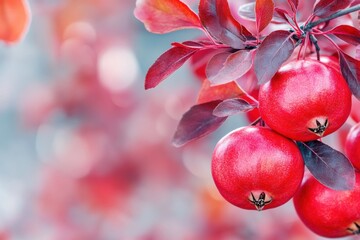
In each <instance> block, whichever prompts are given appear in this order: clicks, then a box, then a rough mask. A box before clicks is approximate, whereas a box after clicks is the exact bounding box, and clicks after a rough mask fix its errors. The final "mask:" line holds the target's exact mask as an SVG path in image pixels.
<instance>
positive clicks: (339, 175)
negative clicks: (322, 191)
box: [297, 141, 355, 190]
mask: <svg viewBox="0 0 360 240" xmlns="http://www.w3.org/2000/svg"><path fill="white" fill-rule="evenodd" d="M297 145H298V147H299V149H300V151H301V154H302V156H303V158H304V161H305V165H306V167H307V168H308V169H309V171H310V172H311V173H312V175H313V176H314V177H315V178H316V179H317V180H318V181H319V182H321V183H322V184H324V185H325V186H327V187H329V188H331V189H334V190H350V189H352V188H354V185H355V170H354V168H353V166H352V165H351V163H350V161H349V160H348V159H347V158H346V157H345V155H344V154H342V153H341V152H339V151H336V150H335V149H333V148H331V147H330V146H328V145H326V144H324V143H322V142H320V141H311V142H297Z"/></svg>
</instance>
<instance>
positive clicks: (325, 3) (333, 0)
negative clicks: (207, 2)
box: [314, 0, 352, 18]
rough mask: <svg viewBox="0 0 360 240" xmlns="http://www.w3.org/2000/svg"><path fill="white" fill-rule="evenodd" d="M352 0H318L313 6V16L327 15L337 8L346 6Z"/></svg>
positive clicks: (322, 16) (340, 8) (334, 11)
mask: <svg viewBox="0 0 360 240" xmlns="http://www.w3.org/2000/svg"><path fill="white" fill-rule="evenodd" d="M351 2H352V0H320V1H319V2H318V3H317V4H316V5H315V7H314V14H315V16H318V17H321V18H324V17H328V16H330V15H332V14H334V13H336V12H337V11H339V10H342V9H344V8H346V7H348V6H349V5H350V4H351Z"/></svg>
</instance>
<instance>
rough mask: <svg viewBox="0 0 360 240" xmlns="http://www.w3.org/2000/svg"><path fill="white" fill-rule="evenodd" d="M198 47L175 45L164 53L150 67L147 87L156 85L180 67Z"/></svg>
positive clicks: (146, 79)
mask: <svg viewBox="0 0 360 240" xmlns="http://www.w3.org/2000/svg"><path fill="white" fill-rule="evenodd" d="M198 50H199V49H198V48H191V47H185V46H181V45H178V46H175V47H172V48H170V49H169V50H167V51H166V52H165V53H163V54H162V55H161V56H160V57H159V58H158V59H157V60H156V61H155V63H154V64H153V65H152V66H151V67H150V68H149V70H148V72H147V74H146V78H145V89H149V88H153V87H156V86H157V85H158V84H159V83H160V82H162V81H163V80H164V79H165V78H167V77H168V76H169V75H171V74H172V73H173V72H175V71H176V70H177V69H179V68H180V67H181V66H182V65H183V64H184V63H185V62H186V61H187V60H188V59H189V58H190V57H191V56H192V55H193V54H194V53H195V52H197V51H198Z"/></svg>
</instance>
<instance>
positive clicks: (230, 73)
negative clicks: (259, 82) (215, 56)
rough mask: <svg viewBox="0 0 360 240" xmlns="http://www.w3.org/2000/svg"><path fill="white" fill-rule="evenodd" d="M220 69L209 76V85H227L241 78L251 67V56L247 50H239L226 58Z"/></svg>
mask: <svg viewBox="0 0 360 240" xmlns="http://www.w3.org/2000/svg"><path fill="white" fill-rule="evenodd" d="M220 66H222V68H221V69H220V70H219V71H218V72H217V73H216V74H215V75H212V76H209V77H208V78H209V81H210V82H211V85H219V84H224V83H228V82H231V81H234V80H236V79H238V78H239V77H241V76H243V75H244V74H245V73H247V71H249V70H250V68H251V66H252V54H251V52H250V51H247V50H239V51H237V52H235V53H232V54H230V55H228V56H227V58H226V60H225V62H224V63H223V65H220Z"/></svg>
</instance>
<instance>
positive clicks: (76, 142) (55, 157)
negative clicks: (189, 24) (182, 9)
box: [0, 0, 322, 240]
mask: <svg viewBox="0 0 360 240" xmlns="http://www.w3.org/2000/svg"><path fill="white" fill-rule="evenodd" d="M188 2H189V3H194V2H195V1H188ZM29 5H30V8H31V12H32V20H31V24H30V27H29V31H28V33H27V34H26V35H25V37H24V39H22V40H21V41H20V42H19V43H17V44H5V43H2V44H1V45H0V136H1V137H0V240H10V239H16V240H17V239H19V240H88V239H89V240H120V239H129V240H140V239H141V240H158V239H159V240H172V239H174V240H177V239H179V240H180V239H181V240H198V239H214V240H215V239H221V240H222V239H224V240H235V239H236V240H239V239H240V240H242V239H264V240H266V239H269V240H271V239H274V240H278V239H280V240H281V239H284V240H285V239H286V240H288V239H290V240H291V239H292V240H295V239H296V240H300V239H308V240H311V239H322V238H320V237H318V236H316V235H314V234H312V233H311V232H310V231H309V230H307V229H306V228H305V227H304V226H303V224H302V223H301V222H300V221H299V219H298V218H297V216H296V215H295V212H294V209H293V206H292V203H291V202H289V203H287V204H286V205H284V206H282V207H280V208H277V209H273V210H267V211H264V212H261V213H258V212H255V211H246V210H241V209H238V208H236V207H234V206H232V205H230V204H229V203H227V202H225V201H224V200H223V199H222V198H221V196H220V195H219V194H218V192H217V190H216V188H215V186H214V184H213V181H212V178H211V172H210V161H211V154H212V150H213V148H214V146H215V144H216V142H217V141H218V140H219V139H220V138H221V137H222V136H223V135H225V134H226V133H228V132H229V131H231V130H233V129H235V128H237V127H240V126H244V125H246V124H248V120H247V118H246V117H245V116H242V115H239V116H234V117H231V118H230V119H229V120H228V121H227V122H226V123H225V124H224V125H223V126H222V127H221V128H220V129H219V130H217V131H216V132H215V133H214V134H211V135H209V136H207V137H205V138H203V139H201V140H198V141H196V142H193V143H191V144H188V145H186V146H184V147H182V148H175V147H173V146H172V145H171V139H172V136H173V134H174V132H175V130H176V126H177V123H178V121H179V120H180V118H181V116H182V114H183V113H184V112H185V111H186V110H187V109H188V108H190V107H191V106H192V105H194V104H195V103H196V99H197V94H198V91H199V89H200V87H201V81H200V80H199V79H198V78H197V76H196V74H194V70H193V68H191V67H190V66H189V65H188V64H186V65H185V66H183V67H182V68H181V69H180V70H179V71H177V72H176V73H175V74H174V75H172V76H171V77H170V78H169V79H167V80H166V81H165V82H164V83H162V84H161V85H160V86H159V87H157V88H156V89H153V90H148V91H145V90H144V87H143V86H144V77H145V74H146V71H147V69H148V68H149V67H150V65H151V64H152V63H153V62H154V61H155V60H156V58H157V57H158V56H160V54H162V53H163V52H164V51H166V50H167V49H168V48H170V44H171V42H174V41H177V42H180V41H182V40H188V39H192V38H195V37H197V36H198V34H199V32H196V31H192V30H186V31H181V32H176V33H171V34H165V35H155V34H151V33H148V32H147V31H146V30H145V28H144V26H143V24H142V23H141V22H139V21H138V20H136V19H135V18H134V16H133V10H134V8H135V1H134V0H30V1H29Z"/></svg>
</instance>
